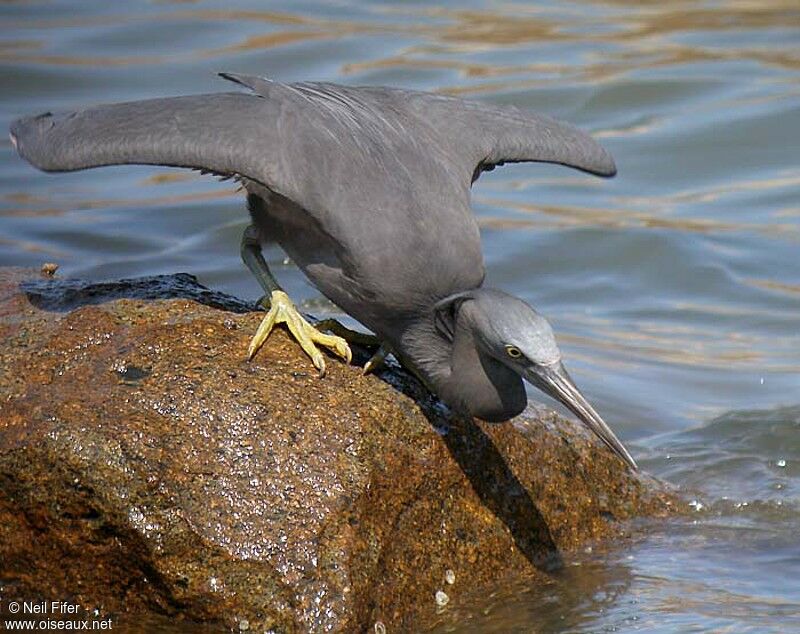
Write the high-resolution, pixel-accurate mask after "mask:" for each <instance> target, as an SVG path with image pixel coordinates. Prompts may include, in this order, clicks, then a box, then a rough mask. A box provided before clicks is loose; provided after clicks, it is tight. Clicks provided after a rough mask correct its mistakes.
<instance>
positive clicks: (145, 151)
mask: <svg viewBox="0 0 800 634" xmlns="http://www.w3.org/2000/svg"><path fill="white" fill-rule="evenodd" d="M285 110H287V104H286V103H284V102H282V101H281V100H276V99H264V98H262V97H259V96H254V95H248V94H241V93H217V94H209V95H193V96H188V97H173V98H166V99H150V100H145V101H136V102H130V103H120V104H113V105H103V106H97V107H93V108H87V109H85V110H79V111H76V112H71V113H67V114H53V113H49V112H48V113H45V114H41V115H38V116H33V117H26V118H22V119H18V120H17V121H15V122H14V123H13V124H12V125H11V140H12V142H13V143H14V145H15V146H16V148H17V151H18V152H19V154H20V155H21V156H22V157H23V158H25V159H26V160H27V161H29V162H30V163H31V164H33V165H34V166H35V167H38V168H39V169H41V170H44V171H47V172H65V171H74V170H81V169H86V168H90V167H100V166H105V165H122V164H145V165H166V166H173V167H189V168H195V169H202V170H206V171H210V172H214V173H216V174H220V175H223V176H228V175H241V176H245V177H246V178H249V179H251V180H254V181H258V182H260V183H262V184H265V185H267V186H268V187H270V188H274V189H276V190H278V191H281V193H283V194H285V195H287V196H289V197H292V198H294V197H295V196H296V195H297V191H295V190H296V185H295V183H296V180H295V178H294V175H293V173H292V170H291V169H290V166H288V165H286V164H285V161H283V160H282V156H281V152H280V148H281V132H280V129H279V128H280V125H281V120H282V118H283V114H284V111H285Z"/></svg>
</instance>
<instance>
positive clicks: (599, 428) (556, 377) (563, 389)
mask: <svg viewBox="0 0 800 634" xmlns="http://www.w3.org/2000/svg"><path fill="white" fill-rule="evenodd" d="M525 378H526V379H528V381H530V382H531V383H532V384H533V385H535V386H536V387H538V388H539V389H540V390H542V391H543V392H544V393H545V394H548V395H549V396H552V397H553V398H555V399H557V400H558V401H560V402H561V403H563V404H564V405H565V406H566V407H568V408H569V410H570V411H571V412H572V413H573V414H575V415H576V416H577V417H578V418H580V419H581V422H583V424H584V425H586V426H587V427H588V428H589V429H591V430H592V431H593V432H594V433H595V435H597V436H598V437H599V438H600V440H602V441H603V442H604V443H605V444H606V445H608V447H609V448H610V449H611V451H613V452H614V453H615V454H617V455H618V456H619V457H620V458H622V459H623V460H624V461H625V462H627V463H628V464H629V465H630V466H631V468H633V469H634V470H636V469H638V467H637V466H636V462H635V461H634V460H633V458H632V457H631V455H630V454H629V453H628V450H627V449H625V447H624V446H623V444H622V443H621V442H620V441H619V439H618V438H617V437H616V436H615V435H614V432H613V431H611V428H610V427H609V426H608V425H606V423H605V421H603V419H602V418H600V414H598V413H597V412H596V411H595V410H594V408H593V407H592V406H591V405H589V401H587V400H586V399H585V398H584V396H583V394H581V392H580V390H579V389H578V388H577V386H576V385H575V382H574V381H573V380H572V377H570V375H569V374H568V373H567V370H566V368H565V367H564V366H563V365H562V364H561V362H560V361H559V362H558V363H554V364H553V365H550V366H535V367H532V368H530V369H528V370H526V371H525Z"/></svg>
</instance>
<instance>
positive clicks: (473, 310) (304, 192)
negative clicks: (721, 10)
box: [11, 74, 634, 465]
mask: <svg viewBox="0 0 800 634" xmlns="http://www.w3.org/2000/svg"><path fill="white" fill-rule="evenodd" d="M223 77H225V78H226V79H229V80H231V81H234V82H236V83H238V84H241V85H242V86H245V87H246V88H248V89H249V91H250V93H249V94H244V93H216V94H208V95H196V96H188V97H174V98H166V99H152V100H147V101H138V102H132V103H122V104H114V105H104V106H98V107H94V108H89V109H86V110H82V111H78V112H74V113H69V114H65V115H53V114H51V113H46V114H44V115H40V116H37V117H29V118H24V119H20V120H18V121H16V122H15V123H14V124H13V125H12V127H11V136H12V141H13V142H14V143H15V145H16V147H17V150H18V151H19V153H20V155H21V156H22V157H24V158H25V159H26V160H28V161H29V162H31V163H32V164H33V165H35V166H36V167H38V168H40V169H42V170H45V171H71V170H79V169H85V168H90V167H98V166H103V165H117V164H133V163H135V164H152V165H169V166H177V167H188V168H195V169H202V170H206V171H210V172H213V173H215V174H218V175H221V176H233V177H235V178H236V179H237V180H239V181H240V182H241V183H242V184H243V185H244V187H245V189H246V190H247V192H248V201H249V204H250V207H251V212H252V213H253V218H254V221H255V222H256V224H257V225H258V230H259V232H260V233H261V234H262V235H263V236H269V237H270V238H271V239H274V240H276V241H277V242H278V243H279V244H280V245H281V246H282V247H283V248H284V250H285V251H286V252H287V253H288V254H289V255H290V257H291V258H292V259H293V260H294V261H295V262H296V263H297V264H298V266H299V267H300V268H301V269H302V270H303V272H304V273H305V274H306V275H307V276H308V278H309V279H310V280H311V282H313V283H314V285H315V286H316V287H317V288H318V289H319V290H320V291H321V292H322V293H323V294H324V295H326V296H327V297H328V298H329V299H330V300H332V301H333V302H334V303H336V304H337V305H338V306H340V307H341V308H342V309H343V310H345V311H346V312H347V313H349V314H350V315H352V316H353V317H354V318H356V319H357V320H358V321H360V322H361V323H363V324H364V325H365V326H366V327H368V328H369V329H371V330H372V331H373V332H375V333H376V335H377V336H378V337H379V338H380V339H381V340H383V341H385V342H387V343H388V344H389V345H390V346H391V348H392V349H393V350H394V351H395V352H396V354H397V355H398V357H399V358H400V359H401V361H402V362H403V363H404V364H406V365H408V366H409V367H410V368H412V369H413V370H414V371H415V372H416V373H417V374H419V375H420V376H421V377H422V378H423V379H424V380H425V381H426V382H427V383H428V385H429V386H430V387H431V388H432V389H433V390H435V391H436V392H437V393H439V395H440V396H442V397H443V398H444V399H445V400H446V401H447V402H449V403H450V404H451V405H453V406H455V407H457V408H459V409H462V410H465V411H466V412H468V413H471V414H473V415H476V416H478V417H481V418H485V419H488V420H506V419H508V418H511V417H512V416H514V415H516V414H518V413H519V412H520V411H521V410H522V409H523V408H524V406H525V403H526V398H525V392H524V388H523V384H522V379H521V376H525V377H526V378H528V379H531V377H530V376H528V374H530V372H533V371H532V370H530V368H532V367H543V368H553V367H556V366H558V367H561V366H560V354H559V353H558V348H557V347H556V344H555V340H554V338H553V335H552V331H551V330H550V327H549V325H548V324H547V322H546V321H545V320H544V319H543V318H542V317H541V316H539V315H538V314H537V313H535V311H533V309H532V308H530V307H529V306H527V304H525V303H524V302H522V301H521V300H519V299H516V298H513V297H511V296H509V295H506V294H504V293H501V292H499V291H493V290H489V289H484V288H482V283H483V279H484V266H483V256H482V252H481V245H480V235H479V231H478V225H477V222H476V220H475V218H474V216H473V214H472V211H471V209H470V187H471V184H472V182H474V180H475V179H476V178H478V176H479V175H480V173H481V172H482V171H485V170H489V169H493V168H494V166H496V165H502V164H503V163H507V162H519V161H538V162H548V163H559V164H562V165H567V166H569V167H573V168H576V169H579V170H583V171H585V172H589V173H592V174H596V175H600V176H613V175H614V174H615V172H616V168H615V166H614V161H613V159H612V158H611V156H610V155H609V154H608V153H607V152H606V151H605V150H604V149H603V148H602V147H600V146H599V145H598V144H597V143H596V142H595V141H593V140H592V139H591V137H589V136H588V135H586V134H585V133H583V132H581V131H579V130H577V129H576V128H574V127H572V126H570V125H567V124H564V123H561V122H558V121H555V120H553V119H551V118H549V117H544V116H541V115H537V114H533V113H529V112H525V111H522V110H519V109H517V108H514V107H499V106H492V105H488V104H483V103H478V102H470V101H465V100H461V99H456V98H452V97H446V96H441V95H435V94H430V93H423V92H415V91H410V90H402V89H395V88H382V87H347V86H339V85H335V84H328V83H311V82H309V83H295V84H281V83H278V82H273V81H269V80H266V79H262V78H257V77H249V76H242V75H233V74H223ZM508 346H513V348H514V349H515V350H518V351H520V353H521V355H522V356H521V357H520V358H513V359H512V358H511V357H510V356H509V353H508V349H509V348H508ZM537 357H538V358H537ZM523 366H524V367H523ZM534 374H535V373H534ZM540 374H541V373H540ZM564 374H565V372H564ZM566 376H567V377H568V375H566ZM532 382H535V381H533V380H532ZM539 387H542V386H541V385H539ZM543 389H545V391H548V392H549V393H550V394H553V395H555V396H556V398H560V400H562V401H563V402H565V403H566V404H567V405H568V406H570V407H571V408H572V409H573V411H575V412H576V414H578V415H579V416H580V417H581V418H582V420H584V422H587V417H588V418H592V415H593V416H594V417H596V418H597V420H599V421H600V423H597V422H596V421H595V422H587V424H588V425H590V427H592V428H593V429H594V430H595V431H596V432H597V433H598V434H599V435H600V436H601V438H603V439H604V440H605V441H606V442H607V443H608V444H609V446H611V447H612V448H613V449H614V450H615V451H616V452H617V453H619V454H620V455H621V456H622V457H623V458H624V459H625V460H627V461H628V462H629V463H630V464H631V465H633V464H634V463H633V460H632V459H631V458H630V456H629V455H628V454H627V452H626V451H625V450H624V448H623V447H622V445H621V444H620V443H619V441H618V440H617V439H616V438H614V436H613V434H612V433H611V431H610V430H609V429H608V428H607V427H606V426H605V423H602V420H600V418H599V416H597V415H596V413H594V411H593V410H592V414H591V415H589V414H586V411H584V410H581V409H580V408H579V407H577V406H575V405H574V404H572V405H571V404H570V403H568V402H567V401H566V400H565V398H566V397H563V398H562V397H560V396H559V395H558V394H557V393H556V391H554V389H549V388H543ZM575 391H576V392H577V390H575ZM578 394H580V393H579V392H578ZM581 399H582V397H581ZM582 402H583V403H585V400H583V401H582ZM585 405H586V406H588V403H585ZM581 407H583V406H581ZM584 409H585V408H584ZM598 425H601V427H602V429H601V428H600V427H598Z"/></svg>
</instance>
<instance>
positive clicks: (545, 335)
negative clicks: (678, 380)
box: [450, 289, 636, 469]
mask: <svg viewBox="0 0 800 634" xmlns="http://www.w3.org/2000/svg"><path fill="white" fill-rule="evenodd" d="M450 305H451V306H453V308H452V310H454V311H457V312H458V313H459V317H461V316H462V315H461V314H462V313H463V317H465V318H466V320H467V321H468V323H469V324H470V330H471V332H472V334H473V337H474V339H475V342H476V345H477V346H478V348H479V349H480V352H481V353H482V354H486V355H489V356H491V357H493V358H494V359H495V360H496V361H499V362H500V363H502V364H504V365H505V366H507V367H508V368H510V369H512V370H513V371H514V372H516V373H517V374H519V375H520V376H521V377H523V378H525V379H526V380H527V381H528V382H530V383H531V384H532V385H534V386H536V387H537V388H539V389H540V390H541V391H542V392H544V393H545V394H547V395H548V396H551V397H553V398H555V399H556V400H558V401H559V402H561V403H562V404H563V405H565V406H566V407H567V408H568V409H569V410H570V411H572V412H573V413H574V414H575V415H576V416H577V417H578V418H579V419H580V420H581V421H582V422H583V423H584V424H585V425H586V426H587V427H588V428H589V429H590V430H592V432H594V433H595V434H596V435H597V436H598V437H599V438H600V439H601V440H602V441H603V442H604V443H606V445H608V446H609V447H610V448H611V449H612V450H613V451H614V452H615V453H616V454H617V455H619V456H620V457H621V458H622V459H623V460H624V461H625V462H627V463H628V464H629V465H630V466H631V467H633V468H634V469H636V463H635V462H634V460H633V458H632V457H631V455H630V454H629V453H628V451H627V450H626V449H625V447H624V446H623V445H622V443H621V442H620V441H619V440H618V439H617V437H616V436H615V435H614V432H612V431H611V429H610V428H609V427H608V425H606V423H605V422H604V421H603V419H602V418H601V417H600V415H599V414H598V413H597V412H596V411H595V410H594V408H593V407H592V406H591V405H590V404H589V402H588V401H587V400H586V398H585V397H584V396H583V394H581V392H580V390H578V388H577V386H576V385H575V382H574V381H573V380H572V377H570V375H569V373H568V372H567V370H566V368H565V367H564V364H563V363H562V362H561V351H560V350H559V349H558V345H557V344H556V339H555V336H554V335H553V329H552V327H551V326H550V324H549V323H548V321H547V320H546V319H545V318H544V317H542V316H541V315H540V314H539V313H537V312H536V311H535V310H534V309H533V308H531V307H530V306H529V305H528V304H526V303H525V302H524V301H522V300H521V299H519V298H517V297H514V296H512V295H508V294H507V293H503V292H501V291H497V290H492V289H477V290H475V291H469V292H467V293H463V294H460V295H459V296H458V297H457V298H456V301H455V302H452V303H451V304H450ZM454 317H455V315H454ZM453 321H455V320H453Z"/></svg>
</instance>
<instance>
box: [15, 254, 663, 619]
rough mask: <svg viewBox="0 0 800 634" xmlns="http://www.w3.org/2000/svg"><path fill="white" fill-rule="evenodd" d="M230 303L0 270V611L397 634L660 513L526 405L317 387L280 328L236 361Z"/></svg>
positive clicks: (218, 297)
mask: <svg viewBox="0 0 800 634" xmlns="http://www.w3.org/2000/svg"><path fill="white" fill-rule="evenodd" d="M252 308H253V307H252V306H251V305H250V304H248V303H247V302H242V301H241V300H237V299H235V298H231V297H227V296H224V295H222V294H219V293H214V292H212V291H209V290H208V289H204V288H203V287H201V286H200V285H198V284H197V283H196V282H195V280H194V279H193V278H192V277H191V276H187V275H176V276H162V277H157V278H144V279H138V280H131V281H124V280H123V281H119V282H114V283H102V284H90V283H86V282H78V281H70V280H62V279H59V278H58V277H55V278H52V277H47V276H46V275H44V274H42V273H40V272H38V271H23V270H19V269H0V579H2V580H3V581H4V583H5V586H6V588H7V590H6V597H7V596H8V592H9V590H8V589H9V588H10V589H12V590H13V592H16V593H17V594H19V595H20V597H23V596H28V597H30V596H33V595H35V596H41V597H45V598H47V599H53V600H65V599H67V598H71V599H74V600H75V601H76V602H79V603H81V604H82V605H84V606H86V607H87V608H90V609H91V608H99V609H101V610H102V611H103V612H104V613H106V614H120V613H137V612H148V613H154V612H155V613H160V614H166V615H171V616H175V617H179V618H185V619H190V620H192V621H207V622H212V623H219V624H220V625H226V626H229V627H232V628H236V629H238V628H239V626H240V624H242V622H243V621H246V624H247V626H248V627H249V629H250V630H251V631H264V630H267V629H269V628H271V629H272V630H273V631H276V632H304V631H328V630H334V631H365V630H367V629H370V628H372V627H373V626H374V624H375V623H376V622H378V621H380V622H381V623H383V624H384V625H385V626H386V628H387V630H388V631H397V630H409V629H412V628H417V627H422V625H423V624H425V623H426V622H430V620H431V618H433V617H432V615H434V614H435V612H436V609H437V601H438V602H439V603H440V604H441V601H443V600H444V599H443V598H442V596H441V595H440V594H437V592H440V591H441V592H445V593H446V595H447V600H448V602H449V603H450V604H451V605H453V604H454V603H457V602H458V600H459V596H461V595H466V594H467V593H473V594H474V593H475V591H476V590H479V589H480V588H481V587H482V586H486V587H491V584H493V583H496V582H497V580H498V579H500V578H502V577H503V576H505V575H516V574H525V575H529V576H530V578H531V579H532V582H535V581H536V580H537V579H541V580H542V581H546V580H547V579H548V577H549V576H550V575H553V574H558V572H557V569H558V564H559V561H560V556H561V555H560V553H563V552H567V551H570V550H572V549H575V548H577V547H578V546H580V545H581V544H585V543H586V542H588V541H593V540H598V539H604V538H614V537H618V536H621V535H625V534H627V532H628V531H629V525H628V524H626V523H625V520H629V519H631V518H633V517H637V516H654V515H655V516H661V515H666V514H668V513H670V512H671V509H672V508H673V507H674V505H673V504H672V500H673V498H672V494H671V493H670V492H668V491H667V490H665V489H664V488H663V487H661V486H660V485H658V484H657V483H655V482H654V481H652V480H651V479H649V478H648V477H647V476H644V475H636V474H631V473H630V472H629V471H628V470H627V469H626V467H625V466H624V464H623V463H622V462H620V461H619V460H618V459H617V458H616V457H615V456H613V455H612V454H611V453H610V452H609V451H608V450H606V449H605V447H604V446H603V445H602V444H601V443H600V442H599V441H597V440H595V439H594V438H593V437H591V436H590V435H589V434H588V433H587V432H585V430H584V429H583V428H582V427H581V426H579V425H578V423H575V422H571V421H569V420H565V419H563V418H560V417H558V416H556V415H555V414H553V413H551V412H549V411H547V410H544V409H537V410H533V409H531V408H529V411H528V412H526V414H524V415H523V416H521V417H519V418H518V419H516V420H515V421H513V423H508V424H502V425H489V424H483V423H477V422H473V421H457V420H452V419H451V418H450V417H449V416H448V414H447V411H446V409H445V408H442V407H441V406H440V405H439V404H438V403H437V402H436V401H435V399H433V398H431V397H430V396H429V395H428V394H427V393H426V392H425V391H424V390H423V389H422V388H420V386H419V385H418V384H417V383H416V382H415V381H414V380H413V379H411V378H410V377H408V376H407V375H406V374H405V373H404V372H403V371H402V370H400V369H398V368H390V369H389V370H387V371H384V372H383V373H382V374H381V375H380V376H367V377H364V376H362V375H361V372H360V369H359V368H358V367H356V366H350V367H348V366H345V365H343V364H341V363H338V362H336V361H334V360H333V359H331V360H329V362H328V375H327V376H326V377H325V378H324V379H319V378H318V377H317V375H316V371H315V370H314V368H313V366H312V365H311V363H310V361H309V360H308V359H307V358H306V357H305V356H304V354H303V353H302V351H301V350H300V348H299V347H298V346H297V345H296V344H295V343H293V342H292V341H291V340H290V339H289V338H288V337H287V336H286V334H285V333H284V332H283V331H276V332H275V333H274V334H273V335H272V336H271V337H270V339H269V340H268V342H267V344H266V345H265V347H264V348H263V349H262V350H261V351H260V352H259V353H258V354H257V355H256V357H255V359H254V360H253V361H251V362H248V361H246V360H245V350H246V349H247V344H248V341H249V339H250V337H251V335H252V334H253V333H254V332H255V329H256V327H257V326H258V324H259V322H260V320H261V317H262V315H261V314H259V313H257V312H252ZM361 354H362V356H363V354H365V353H363V352H362V353H361ZM357 356H358V355H357ZM362 361H363V358H362ZM448 580H449V581H454V583H452V584H450V583H448Z"/></svg>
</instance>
